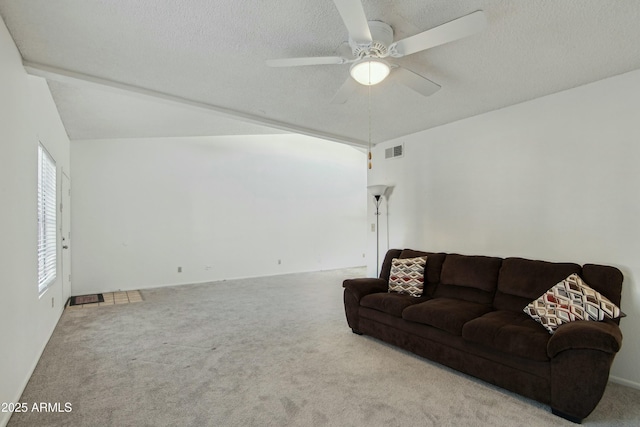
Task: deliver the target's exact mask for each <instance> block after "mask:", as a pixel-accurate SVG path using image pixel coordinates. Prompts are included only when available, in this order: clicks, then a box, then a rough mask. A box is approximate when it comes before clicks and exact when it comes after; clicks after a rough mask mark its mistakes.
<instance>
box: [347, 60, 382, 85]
mask: <svg viewBox="0 0 640 427" xmlns="http://www.w3.org/2000/svg"><path fill="white" fill-rule="evenodd" d="M390 71H391V67H389V64H387V63H386V62H385V61H383V60H381V59H378V58H363V59H361V60H359V61H357V62H354V63H353V65H352V66H351V70H350V73H351V77H353V79H354V80H355V81H357V82H358V83H360V84H361V85H365V86H372V85H376V84H378V83H380V82H381V81H383V80H384V79H386V78H387V76H388V75H389V72H390Z"/></svg>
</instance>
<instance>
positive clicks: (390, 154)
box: [384, 145, 404, 159]
mask: <svg viewBox="0 0 640 427" xmlns="http://www.w3.org/2000/svg"><path fill="white" fill-rule="evenodd" d="M403 154H404V146H403V145H396V146H395V147H391V148H387V149H386V150H384V158H385V159H392V158H394V157H402V155H403Z"/></svg>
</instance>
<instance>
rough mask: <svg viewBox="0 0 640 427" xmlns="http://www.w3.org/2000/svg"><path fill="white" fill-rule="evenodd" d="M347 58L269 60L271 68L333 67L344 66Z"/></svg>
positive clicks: (322, 57) (312, 57)
mask: <svg viewBox="0 0 640 427" xmlns="http://www.w3.org/2000/svg"><path fill="white" fill-rule="evenodd" d="M346 62H347V59H346V58H342V57H340V56H310V57H307V58H281V59H267V65H268V66H269V67H299V66H303V65H333V64H344V63H346Z"/></svg>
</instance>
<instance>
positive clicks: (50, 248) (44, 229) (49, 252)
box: [38, 145, 57, 294]
mask: <svg viewBox="0 0 640 427" xmlns="http://www.w3.org/2000/svg"><path fill="white" fill-rule="evenodd" d="M56 212H57V203H56V164H55V162H54V161H53V159H52V158H51V156H50V155H49V153H47V150H45V149H44V147H42V145H38V292H39V293H40V294H42V293H43V292H44V291H45V290H46V289H47V287H48V286H49V285H50V284H51V283H53V281H54V280H55V278H56V251H57V245H56Z"/></svg>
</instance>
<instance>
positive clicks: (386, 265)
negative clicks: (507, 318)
mask: <svg viewBox="0 0 640 427" xmlns="http://www.w3.org/2000/svg"><path fill="white" fill-rule="evenodd" d="M401 253H402V249H389V250H388V251H387V255H385V257H384V261H382V267H381V268H380V276H379V277H380V278H381V279H384V280H385V281H387V282H389V274H391V261H392V260H393V259H394V258H398V257H399V256H400V254H401ZM414 258H415V257H414Z"/></svg>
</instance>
